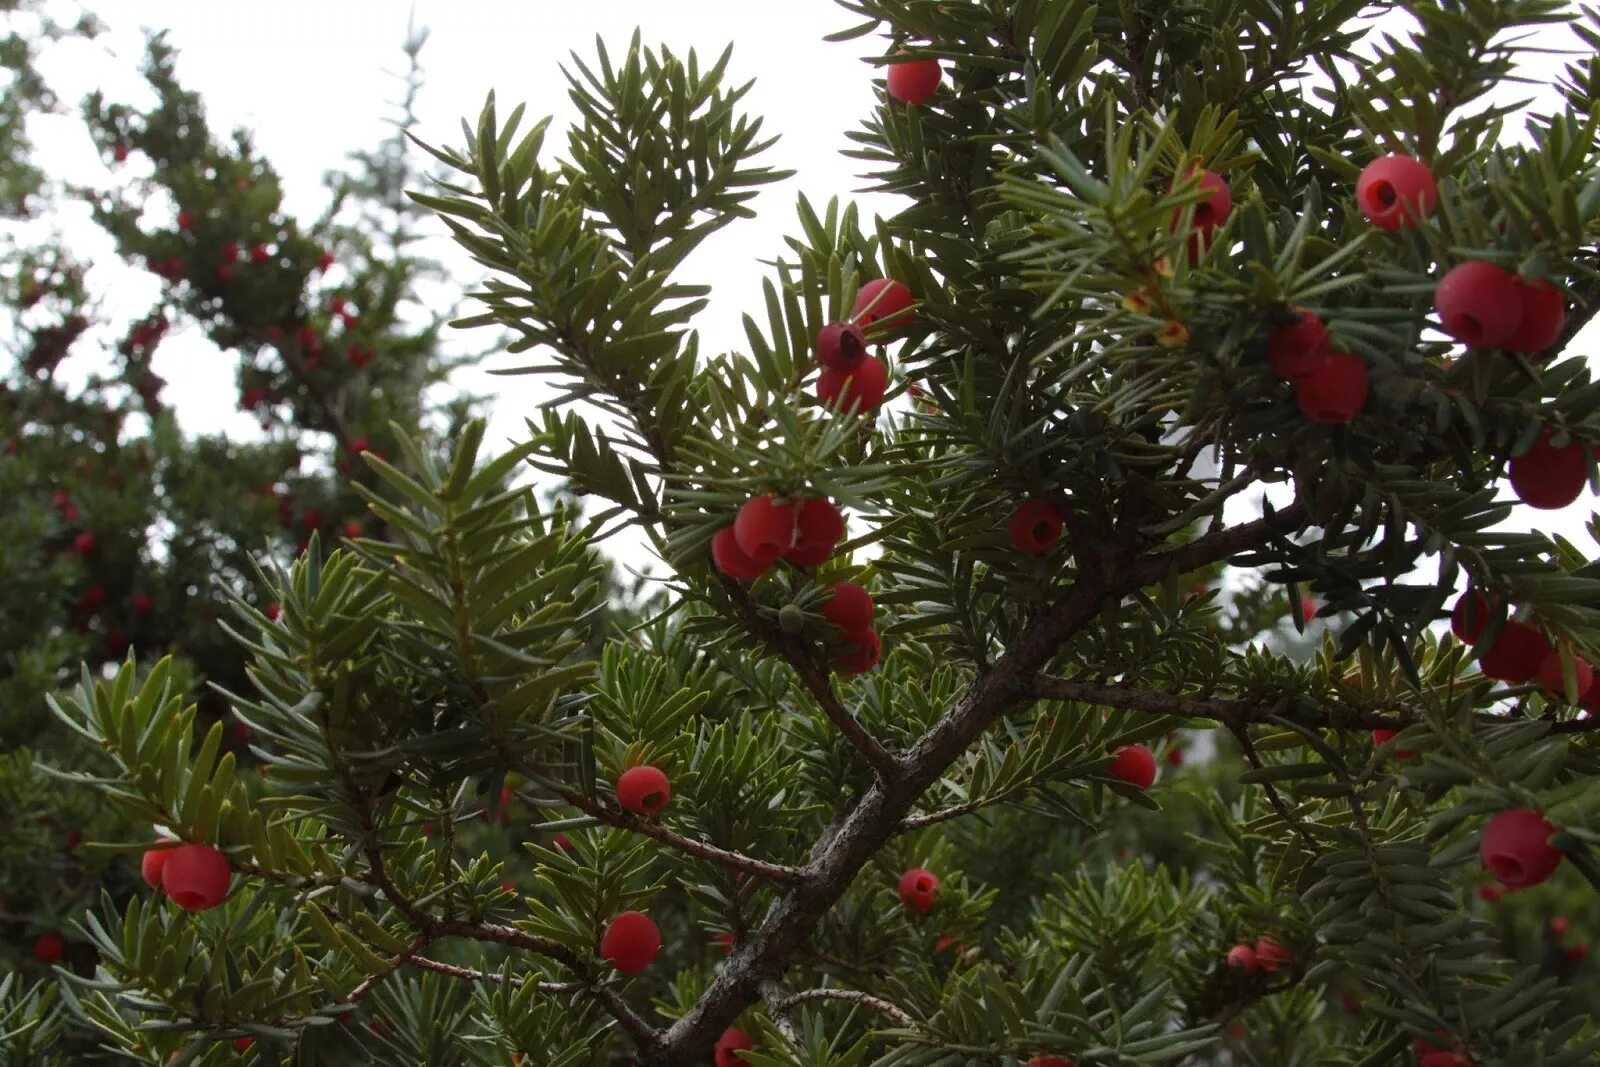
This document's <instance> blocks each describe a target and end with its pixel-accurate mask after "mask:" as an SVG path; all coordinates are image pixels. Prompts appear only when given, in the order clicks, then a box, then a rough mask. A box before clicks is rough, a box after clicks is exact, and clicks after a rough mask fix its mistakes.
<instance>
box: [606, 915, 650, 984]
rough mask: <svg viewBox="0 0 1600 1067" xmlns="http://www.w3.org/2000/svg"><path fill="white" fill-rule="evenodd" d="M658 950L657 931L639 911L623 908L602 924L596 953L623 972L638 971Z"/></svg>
mask: <svg viewBox="0 0 1600 1067" xmlns="http://www.w3.org/2000/svg"><path fill="white" fill-rule="evenodd" d="M660 951H661V931H660V930H659V929H658V928H657V927H656V924H655V922H654V921H653V920H652V919H651V918H650V916H648V915H646V914H645V913H644V912H642V911H624V912H621V913H620V914H618V915H617V916H616V917H615V918H614V919H612V920H611V922H610V923H608V924H607V926H606V931H605V933H604V935H602V936H601V938H600V955H601V956H603V957H605V958H606V959H607V960H609V961H611V965H612V966H613V967H615V968H616V969H617V970H619V971H621V972H622V973H623V974H638V973H639V972H640V971H642V970H644V969H645V968H646V967H648V966H650V964H651V962H652V961H653V960H654V959H655V958H656V953H658V952H660Z"/></svg>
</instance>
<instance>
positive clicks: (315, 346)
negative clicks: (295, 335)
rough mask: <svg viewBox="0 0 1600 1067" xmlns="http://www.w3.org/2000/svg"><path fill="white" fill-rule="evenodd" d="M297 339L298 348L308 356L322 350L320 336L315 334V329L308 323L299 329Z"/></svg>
mask: <svg viewBox="0 0 1600 1067" xmlns="http://www.w3.org/2000/svg"><path fill="white" fill-rule="evenodd" d="M299 337H300V346H301V347H302V348H304V349H305V350H306V352H307V353H308V354H310V353H314V352H319V351H321V350H322V335H321V334H319V333H317V328H316V327H315V326H313V325H311V324H310V323H309V322H308V323H306V324H305V325H304V326H302V327H300V331H299Z"/></svg>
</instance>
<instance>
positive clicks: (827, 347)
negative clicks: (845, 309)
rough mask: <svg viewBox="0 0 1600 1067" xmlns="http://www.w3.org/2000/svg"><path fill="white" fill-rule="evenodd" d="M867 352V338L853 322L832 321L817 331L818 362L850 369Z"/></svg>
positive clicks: (839, 368) (840, 368)
mask: <svg viewBox="0 0 1600 1067" xmlns="http://www.w3.org/2000/svg"><path fill="white" fill-rule="evenodd" d="M866 354H867V338H866V335H864V334H863V333H862V332H861V327H859V326H857V325H856V324H855V323H853V322H830V323H828V325H826V326H824V327H823V328H822V329H821V330H819V331H818V332H817V362H818V363H820V364H822V365H823V366H824V367H833V368H834V369H836V370H850V369H851V368H852V367H854V366H855V365H856V364H858V363H860V362H861V361H862V359H864V358H865V357H866Z"/></svg>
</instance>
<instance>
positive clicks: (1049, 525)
mask: <svg viewBox="0 0 1600 1067" xmlns="http://www.w3.org/2000/svg"><path fill="white" fill-rule="evenodd" d="M1061 524H1062V518H1061V512H1060V511H1059V510H1058V509H1057V508H1056V506H1055V505H1054V504H1053V503H1051V502H1050V501H1048V500H1046V499H1044V498H1043V497H1035V498H1033V499H1032V500H1029V501H1028V502H1026V503H1025V504H1023V505H1022V506H1021V507H1019V508H1017V510H1016V511H1013V512H1012V513H1011V517H1010V518H1009V519H1007V520H1006V533H1007V534H1008V535H1009V536H1010V538H1011V547H1012V548H1015V549H1016V550H1017V551H1018V552H1025V553H1027V554H1028V555H1030V556H1042V555H1044V554H1045V553H1046V552H1048V551H1050V549H1051V548H1052V547H1053V546H1054V545H1055V543H1056V541H1057V540H1058V539H1059V538H1060V537H1061Z"/></svg>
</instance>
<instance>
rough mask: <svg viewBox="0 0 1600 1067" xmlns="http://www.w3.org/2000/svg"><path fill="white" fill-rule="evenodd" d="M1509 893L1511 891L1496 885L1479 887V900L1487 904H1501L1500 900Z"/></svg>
mask: <svg viewBox="0 0 1600 1067" xmlns="http://www.w3.org/2000/svg"><path fill="white" fill-rule="evenodd" d="M1508 892H1510V890H1508V889H1506V887H1505V886H1503V885H1495V884H1493V883H1490V884H1488V885H1480V886H1479V887H1478V899H1479V900H1481V901H1483V902H1484V903H1486V904H1498V903H1500V898H1501V897H1503V896H1505V895H1506V893H1508Z"/></svg>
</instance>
